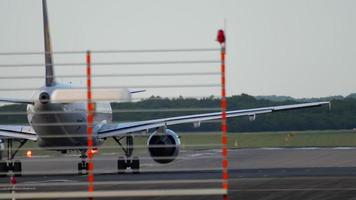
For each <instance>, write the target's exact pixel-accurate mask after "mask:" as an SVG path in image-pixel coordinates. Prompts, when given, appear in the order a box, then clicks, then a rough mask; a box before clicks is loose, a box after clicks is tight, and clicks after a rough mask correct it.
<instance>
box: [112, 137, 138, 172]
mask: <svg viewBox="0 0 356 200" xmlns="http://www.w3.org/2000/svg"><path fill="white" fill-rule="evenodd" d="M124 138H125V139H126V145H125V146H124V145H123V144H122V143H121V140H122V139H124ZM114 140H115V141H116V142H117V143H118V144H119V145H120V147H121V148H122V150H123V151H124V153H125V157H123V156H120V157H119V158H118V160H117V172H118V173H119V174H123V173H125V170H126V169H127V168H131V170H132V173H134V174H138V173H140V160H139V159H138V157H136V156H132V154H133V150H134V147H133V144H134V141H133V136H132V135H129V136H125V137H114Z"/></svg>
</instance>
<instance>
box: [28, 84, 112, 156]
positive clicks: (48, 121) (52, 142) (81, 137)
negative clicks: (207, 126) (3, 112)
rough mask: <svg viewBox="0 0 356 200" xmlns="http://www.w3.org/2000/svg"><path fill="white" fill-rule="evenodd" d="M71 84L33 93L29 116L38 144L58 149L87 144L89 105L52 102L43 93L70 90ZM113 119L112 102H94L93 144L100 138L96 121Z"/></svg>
mask: <svg viewBox="0 0 356 200" xmlns="http://www.w3.org/2000/svg"><path fill="white" fill-rule="evenodd" d="M70 88H73V87H72V86H71V85H66V84H58V83H56V84H55V85H54V86H51V87H42V88H40V89H39V90H38V91H37V92H35V93H34V95H33V98H34V104H29V105H28V106H27V118H28V122H29V124H30V125H31V126H32V127H33V129H34V130H35V132H36V133H37V134H38V139H39V140H38V141H39V146H41V147H44V148H45V147H50V148H51V149H56V147H58V150H60V148H61V147H62V148H63V147H67V149H68V147H70V146H73V147H76V148H78V147H80V146H83V147H85V146H86V144H87V124H86V121H87V104H86V103H85V102H75V103H52V102H51V100H50V99H48V100H47V102H46V100H45V99H43V98H44V97H43V96H46V95H48V98H49V97H50V96H51V94H52V92H53V91H54V90H56V89H70ZM111 121H112V110H111V106H110V103H107V102H98V103H95V113H94V133H93V140H94V145H98V144H99V143H100V141H99V140H98V139H97V137H96V133H95V130H96V128H95V126H96V125H97V124H102V123H108V122H111Z"/></svg>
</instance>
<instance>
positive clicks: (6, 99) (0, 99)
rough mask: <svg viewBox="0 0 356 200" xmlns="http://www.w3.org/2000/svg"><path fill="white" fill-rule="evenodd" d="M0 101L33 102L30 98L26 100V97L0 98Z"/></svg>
mask: <svg viewBox="0 0 356 200" xmlns="http://www.w3.org/2000/svg"><path fill="white" fill-rule="evenodd" d="M0 102H7V103H23V104H34V102H33V101H32V100H28V99H14V98H0Z"/></svg>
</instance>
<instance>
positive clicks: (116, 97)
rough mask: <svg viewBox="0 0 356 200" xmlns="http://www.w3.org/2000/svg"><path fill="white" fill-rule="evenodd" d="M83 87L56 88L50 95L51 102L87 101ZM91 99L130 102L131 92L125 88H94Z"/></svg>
mask: <svg viewBox="0 0 356 200" xmlns="http://www.w3.org/2000/svg"><path fill="white" fill-rule="evenodd" d="M87 95H88V94H87V91H86V90H85V89H57V90H55V91H54V92H53V93H52V95H51V102H52V103H73V102H83V101H87ZM91 96H92V99H91V100H92V101H94V102H95V101H112V102H130V101H131V93H130V92H129V90H127V89H94V90H93V91H92V93H91Z"/></svg>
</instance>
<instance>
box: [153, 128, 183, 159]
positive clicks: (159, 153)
mask: <svg viewBox="0 0 356 200" xmlns="http://www.w3.org/2000/svg"><path fill="white" fill-rule="evenodd" d="M147 146H148V151H149V152H150V155H151V157H152V158H153V160H154V161H156V162H158V163H161V164H166V163H170V162H172V161H173V160H175V159H176V158H177V156H178V153H179V149H180V139H179V136H178V135H177V133H175V132H173V131H172V130H169V129H165V130H164V131H163V132H162V131H155V132H153V133H152V134H151V136H150V137H149V138H148V140H147Z"/></svg>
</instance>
